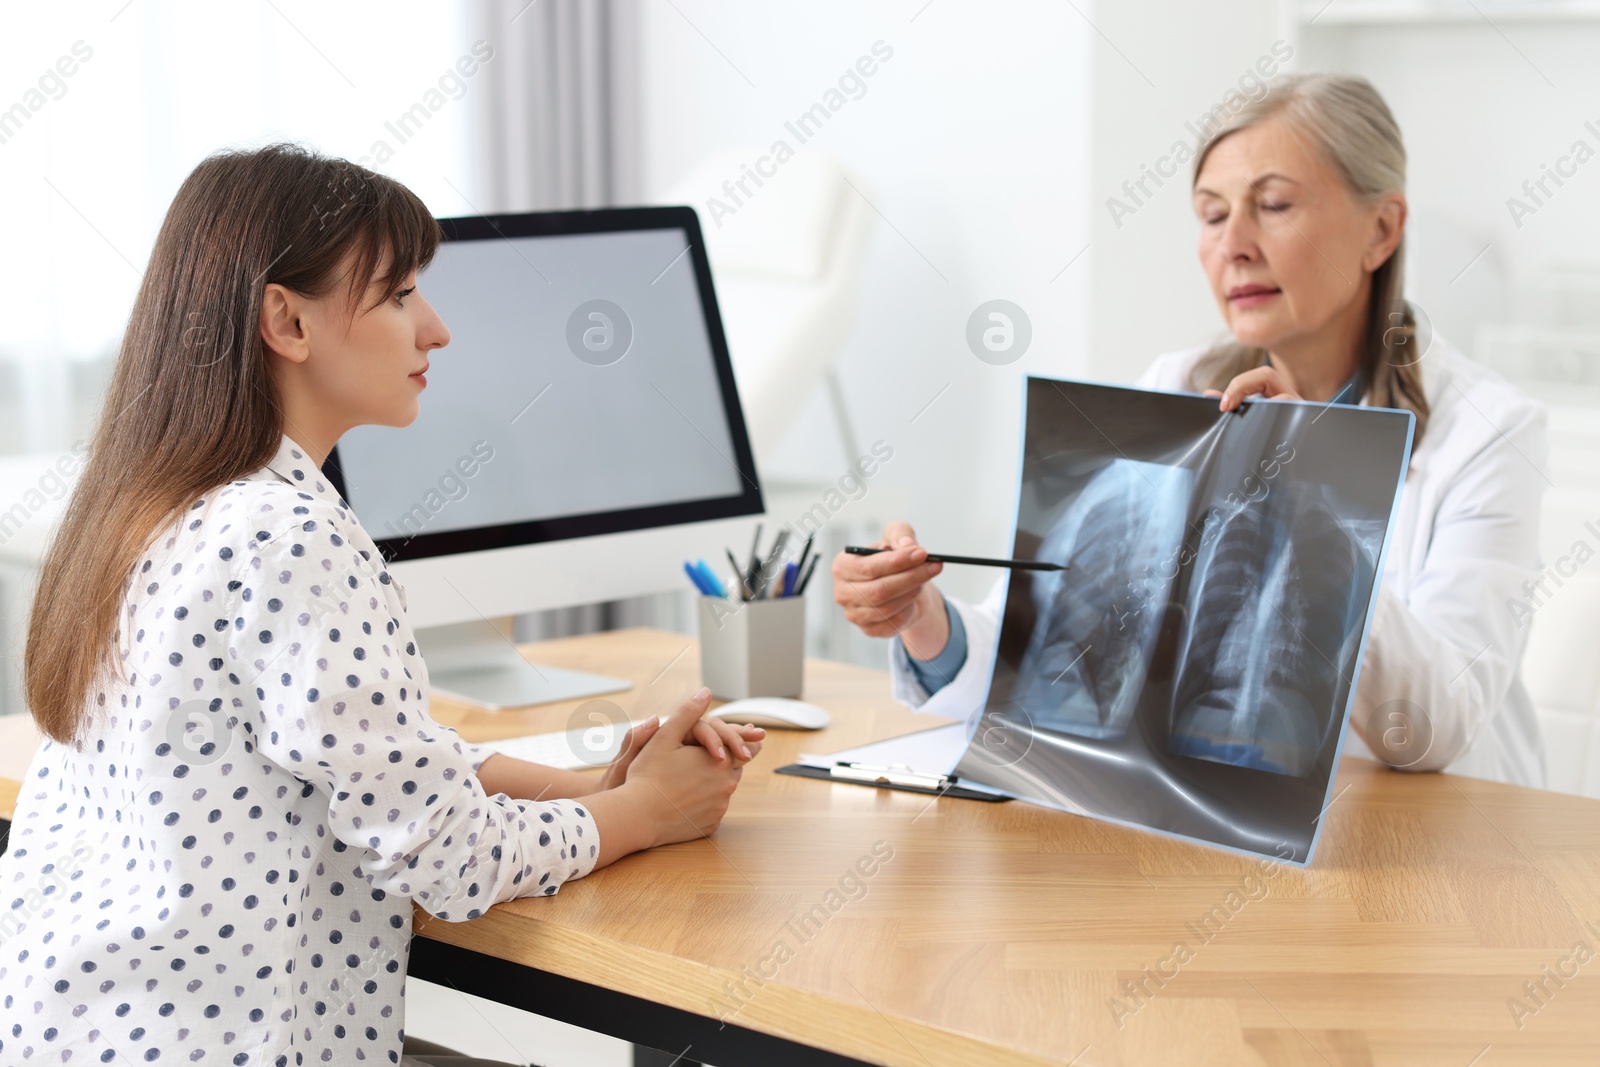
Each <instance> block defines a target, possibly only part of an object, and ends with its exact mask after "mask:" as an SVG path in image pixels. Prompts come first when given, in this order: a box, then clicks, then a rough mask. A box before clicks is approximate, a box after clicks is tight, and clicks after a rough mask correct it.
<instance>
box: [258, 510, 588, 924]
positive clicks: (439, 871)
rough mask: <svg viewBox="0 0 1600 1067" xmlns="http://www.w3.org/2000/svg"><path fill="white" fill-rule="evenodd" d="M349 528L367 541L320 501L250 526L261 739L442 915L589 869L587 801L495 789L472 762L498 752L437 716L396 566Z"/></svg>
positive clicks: (376, 880) (453, 916) (372, 873)
mask: <svg viewBox="0 0 1600 1067" xmlns="http://www.w3.org/2000/svg"><path fill="white" fill-rule="evenodd" d="M263 537H264V539H263ZM357 538H359V540H356V539H357ZM352 540H356V543H357V544H360V543H361V542H367V543H370V540H369V539H367V538H366V537H365V535H364V534H361V533H360V532H359V527H355V524H354V523H353V522H350V521H348V520H346V521H344V522H341V521H340V520H339V518H338V517H337V515H336V514H335V513H334V512H333V510H332V509H326V510H313V511H312V512H310V517H307V518H304V519H303V521H300V522H298V523H297V524H296V525H294V526H292V527H290V528H288V529H287V530H280V531H279V532H275V533H272V534H267V533H266V531H263V532H262V534H258V535H257V539H256V540H255V541H253V542H252V551H253V553H254V558H252V559H251V560H250V561H249V564H248V566H247V567H246V568H245V569H244V571H243V572H242V573H244V574H245V575H246V577H245V578H244V579H243V580H242V582H241V585H240V588H238V589H237V590H235V593H236V595H237V600H236V601H235V602H234V604H233V605H232V607H233V608H234V610H235V611H236V614H235V615H234V617H233V619H232V620H231V622H232V626H233V630H234V631H235V632H234V636H233V647H232V649H231V650H230V651H231V654H232V656H233V658H234V659H235V661H236V664H237V668H239V669H236V670H235V672H234V676H235V677H237V678H239V679H241V680H240V682H239V683H238V684H239V689H240V693H239V697H240V699H239V702H238V703H239V705H240V707H241V711H242V714H243V717H244V718H245V720H246V721H247V722H249V723H250V724H251V726H252V729H253V732H254V733H255V734H256V738H257V739H256V744H257V747H258V752H259V754H260V755H261V756H263V757H265V758H267V759H270V760H272V761H274V762H276V763H277V764H279V765H280V766H282V767H284V768H286V769H288V770H289V771H290V772H291V773H293V774H294V775H295V776H296V777H298V778H301V779H302V780H304V781H306V782H308V783H310V784H311V785H312V786H314V787H315V788H316V789H317V790H318V791H320V792H321V793H322V794H323V795H324V796H325V797H326V800H327V804H328V825H329V827H330V829H331V830H332V832H333V834H334V836H335V837H337V838H338V839H339V840H340V841H341V842H343V843H344V844H345V845H346V846H348V847H351V848H359V849H362V850H364V854H363V856H362V858H361V860H360V872H361V874H362V875H363V876H364V877H365V878H366V879H367V881H368V882H370V883H371V884H372V886H373V887H374V888H376V889H382V890H385V891H387V892H392V893H399V894H402V895H406V896H410V897H412V898H413V899H415V901H416V902H417V903H418V904H420V905H421V906H422V907H423V908H425V909H426V910H427V911H428V912H429V913H431V914H433V915H435V916H437V917H439V918H441V919H445V920H465V919H470V918H473V917H475V916H477V915H479V914H481V913H482V912H483V911H484V910H486V909H487V908H488V907H489V906H490V905H491V904H494V903H497V902H499V901H503V900H509V899H512V898H514V897H523V896H535V895H549V894H553V893H555V892H556V890H557V889H558V887H559V886H560V885H561V884H562V883H563V882H566V881H570V880H572V879H575V878H581V877H583V876H584V875H586V874H588V873H589V872H590V871H591V870H592V869H593V868H594V864H595V860H596V857H597V855H598V852H599V833H598V831H597V830H596V828H595V823H594V819H593V817H592V816H591V815H590V814H589V812H588V810H587V809H586V808H585V807H584V806H583V805H582V804H581V803H578V802H576V801H572V800H552V801H548V802H533V801H524V800H515V799H512V798H510V797H507V796H505V795H504V794H497V795H495V796H492V797H491V796H489V795H488V794H487V793H486V792H485V791H484V789H483V786H482V784H481V783H480V782H479V780H478V777H477V773H476V772H477V770H478V768H479V767H480V766H481V765H482V763H483V761H484V760H485V759H487V758H488V756H489V755H490V754H491V753H490V752H488V751H487V750H485V749H483V748H481V747H480V746H477V745H471V744H468V743H466V742H464V741H462V740H461V739H460V738H459V737H458V736H457V735H456V733H455V731H454V730H452V729H450V728H449V727H446V726H443V725H441V724H439V723H437V722H435V721H434V720H433V719H432V718H431V717H430V716H429V714H428V710H427V694H426V693H425V691H424V686H423V685H422V684H421V682H420V681H419V677H418V676H419V675H420V676H422V677H424V678H425V676H426V672H425V670H424V669H423V668H422V661H421V659H420V656H419V655H418V654H417V650H416V645H415V639H414V637H413V635H412V632H411V628H410V626H409V624H408V623H407V622H406V620H405V617H404V611H403V608H401V607H400V604H399V601H398V598H397V597H395V595H394V590H393V588H392V582H391V581H390V579H389V575H388V574H387V572H386V571H384V570H383V568H382V566H381V564H380V563H378V562H376V561H375V560H374V559H373V558H372V555H371V553H367V552H361V551H358V550H357V549H355V548H353V547H352V543H351V542H352ZM413 668H415V670H413ZM245 672H248V673H245Z"/></svg>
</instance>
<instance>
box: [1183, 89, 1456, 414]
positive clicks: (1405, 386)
mask: <svg viewBox="0 0 1600 1067" xmlns="http://www.w3.org/2000/svg"><path fill="white" fill-rule="evenodd" d="M1271 118H1281V119H1282V120H1283V122H1284V123H1285V125H1287V126H1288V128H1289V130H1290V131H1291V132H1292V133H1293V134H1294V135H1295V136H1297V137H1300V138H1302V139H1304V140H1305V141H1306V142H1307V143H1308V144H1310V145H1312V146H1313V147H1314V148H1316V149H1317V150H1318V154H1320V155H1321V157H1322V158H1323V159H1325V160H1327V161H1328V163H1329V164H1331V165H1332V166H1333V168H1334V170H1335V171H1337V172H1338V174H1339V176H1340V178H1341V179H1342V180H1343V181H1344V184H1345V187H1346V188H1347V189H1349V190H1350V191H1351V193H1352V194H1354V195H1355V197H1356V198H1357V199H1358V200H1360V201H1362V202H1367V203H1370V202H1371V201H1373V200H1376V199H1378V198H1379V197H1382V196H1387V195H1389V194H1391V193H1404V192H1405V187H1406V149H1405V142H1404V141H1403V140H1402V139H1401V137H1400V125H1399V123H1397V122H1395V119H1394V115H1393V114H1392V113H1391V112H1390V111H1389V106H1388V105H1387V104H1385V103H1384V102H1383V97H1382V96H1380V95H1379V94H1378V90H1376V89H1374V88H1373V87H1372V83H1371V82H1369V81H1367V80H1366V79H1365V78H1357V77H1353V76H1350V75H1344V74H1286V75H1283V76H1282V77H1281V78H1280V79H1278V80H1277V81H1275V82H1274V83H1273V84H1272V86H1271V88H1270V89H1269V90H1268V92H1267V94H1266V95H1265V96H1263V97H1260V98H1259V99H1256V100H1252V101H1250V102H1248V103H1247V104H1246V105H1245V106H1244V107H1243V108H1242V109H1241V110H1240V111H1239V113H1238V114H1236V115H1234V116H1233V117H1232V118H1231V119H1230V120H1228V121H1227V122H1226V123H1224V124H1223V125H1222V126H1221V127H1220V128H1218V129H1216V130H1211V131H1208V136H1207V137H1206V140H1205V143H1204V144H1202V145H1201V146H1200V150H1199V151H1198V152H1197V153H1196V154H1195V161H1194V181H1199V179H1200V168H1201V167H1203V166H1204V165H1205V161H1206V156H1207V155H1208V154H1209V153H1210V152H1211V149H1212V148H1214V147H1216V144H1217V142H1218V141H1221V140H1222V139H1223V138H1224V137H1227V136H1228V135H1229V134H1232V133H1237V132H1238V131H1240V130H1243V129H1247V128H1249V127H1251V126H1255V125H1258V124H1259V123H1261V122H1264V121H1266V120H1267V119H1271ZM1405 248H1406V242H1405V238H1404V237H1403V236H1402V237H1401V239H1400V243H1399V244H1398V245H1396V246H1395V250H1394V254H1393V255H1391V256H1390V257H1389V258H1388V260H1386V261H1385V262H1384V264H1383V265H1382V266H1381V267H1379V268H1378V269H1377V270H1375V271H1373V272H1372V295H1371V302H1370V304H1369V305H1368V308H1367V327H1366V331H1365V339H1364V341H1363V343H1362V348H1361V380H1362V382H1363V383H1364V384H1365V386H1366V389H1367V395H1368V396H1369V397H1370V398H1371V402H1372V403H1373V404H1375V405H1377V406H1379V407H1388V408H1403V409H1405V410H1407V411H1410V412H1411V413H1412V414H1413V415H1415V416H1416V419H1417V428H1416V436H1415V441H1421V440H1422V434H1423V431H1424V430H1426V429H1427V426H1428V398H1427V397H1426V396H1425V395H1424V394H1423V391H1422V364H1421V362H1420V360H1421V358H1422V354H1423V353H1422V352H1420V351H1419V348H1420V347H1421V346H1422V345H1424V344H1425V343H1427V339H1426V338H1424V337H1421V336H1419V331H1418V324H1417V321H1416V318H1415V316H1413V315H1412V313H1411V309H1410V308H1409V307H1408V306H1407V304H1406V301H1405V289H1404V280H1403V272H1404V263H1405ZM1266 355H1267V354H1266V351H1265V350H1264V349H1260V348H1255V347H1252V346H1250V345H1243V344H1240V343H1238V342H1237V341H1227V342H1224V343H1222V344H1218V345H1216V346H1214V347H1213V348H1212V349H1211V350H1210V351H1209V352H1207V353H1206V354H1205V355H1204V356H1203V357H1201V359H1200V361H1199V362H1198V363H1196V364H1195V366H1194V370H1193V371H1192V372H1191V374H1190V383H1189V385H1190V388H1192V389H1194V390H1196V391H1201V390H1205V389H1221V388H1223V387H1225V386H1226V385H1227V384H1228V382H1229V381H1230V380H1231V379H1233V378H1234V376H1236V375H1239V374H1243V373H1244V372H1245V371H1247V370H1250V369H1251V368H1253V367H1259V366H1261V364H1262V363H1263V362H1264V361H1265V359H1266Z"/></svg>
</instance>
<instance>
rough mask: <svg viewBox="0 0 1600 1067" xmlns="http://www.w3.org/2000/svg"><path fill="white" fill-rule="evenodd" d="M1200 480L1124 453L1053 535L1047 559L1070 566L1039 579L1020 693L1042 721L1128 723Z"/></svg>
mask: <svg viewBox="0 0 1600 1067" xmlns="http://www.w3.org/2000/svg"><path fill="white" fill-rule="evenodd" d="M1190 479H1191V476H1190V474H1189V472H1188V471H1186V470H1183V469H1181V468H1177V467H1171V466H1166V465H1163V464H1154V463H1140V462H1136V461H1133V460H1114V461H1112V462H1111V463H1109V464H1107V465H1106V467H1105V468H1104V469H1102V470H1101V471H1100V472H1099V473H1098V474H1096V475H1095V476H1094V478H1092V479H1091V480H1090V481H1089V483H1088V485H1086V486H1085V487H1084V488H1083V490H1082V492H1081V493H1079V495H1078V496H1077V498H1076V499H1075V500H1074V501H1073V503H1072V505H1071V506H1070V507H1069V508H1068V510H1067V511H1066V512H1065V513H1064V514H1063V515H1062V516H1061V517H1060V519H1058V520H1057V521H1056V523H1055V525H1054V526H1053V527H1052V528H1051V529H1050V531H1049V533H1048V534H1046V536H1045V538H1044V541H1043V542H1042V543H1041V545H1040V546H1039V553H1038V558H1039V559H1041V560H1052V561H1055V562H1058V563H1066V564H1068V565H1069V567H1070V569H1069V570H1067V571H1065V572H1055V573H1053V574H1050V575H1049V576H1046V577H1042V578H1040V577H1036V578H1035V579H1034V586H1033V590H1034V601H1035V610H1036V616H1035V624H1034V628H1033V633H1032V635H1031V637H1030V639H1029V642H1028V647H1027V650H1026V652H1025V653H1024V654H1023V657H1022V660H1021V662H1020V664H1019V665H1018V677H1017V685H1016V689H1015V692H1014V694H1013V699H1014V701H1015V702H1016V703H1018V704H1020V705H1021V707H1022V708H1023V709H1024V710H1025V711H1026V712H1027V714H1028V716H1029V717H1030V718H1031V719H1032V720H1033V724H1034V725H1035V726H1039V727H1043V728H1046V729H1054V730H1061V731H1065V732H1068V733H1074V734H1078V735H1081V736H1087V737H1114V736H1119V735H1120V734H1121V733H1122V732H1123V731H1124V730H1125V729H1126V728H1127V725H1128V721H1129V719H1130V718H1131V717H1132V715H1133V711H1134V708H1135V706H1136V705H1137V703H1138V699H1139V692H1140V690H1141V689H1142V688H1143V686H1144V682H1145V675H1146V672H1147V670H1148V668H1149V660H1150V655H1151V652H1152V650H1153V648H1154V645H1155V638H1156V635H1157V631H1158V629H1159V627H1160V623H1161V619H1162V615H1163V613H1164V611H1165V606H1166V601H1167V596H1168V592H1169V590H1170V587H1171V583H1172V577H1173V575H1174V574H1175V573H1176V562H1175V560H1176V553H1177V550H1178V547H1179V545H1180V544H1181V542H1182V539H1183V524H1184V518H1185V514H1186V511H1187V506H1188V496H1189V489H1190Z"/></svg>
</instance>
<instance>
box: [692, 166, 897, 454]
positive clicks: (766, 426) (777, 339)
mask: <svg viewBox="0 0 1600 1067" xmlns="http://www.w3.org/2000/svg"><path fill="white" fill-rule="evenodd" d="M764 156H766V157H768V158H769V159H770V156H769V149H767V148H764V147H756V146H741V147H735V148H730V149H728V150H726V151H723V152H719V153H717V154H716V155H714V156H711V157H710V158H708V159H706V160H705V161H704V162H703V163H701V164H700V165H698V166H696V167H695V168H693V170H691V171H690V172H689V173H688V174H686V175H684V176H683V177H682V178H681V179H680V180H679V181H678V182H677V183H676V184H674V185H673V186H672V188H671V189H670V190H668V192H667V193H666V195H665V196H664V197H663V202H667V203H674V204H689V205H692V206H693V207H694V208H695V210H696V211H697V212H698V213H699V215H700V226H701V229H702V230H703V231H704V233H705V238H706V253H707V256H708V257H709V259H710V261H711V272H712V277H713V281H714V283H715V285H716V291H717V303H718V305H719V306H720V307H721V309H722V321H723V328H724V331H725V332H726V334H727V337H728V348H729V350H730V354H731V356H732V360H733V368H734V375H735V377H736V378H737V379H738V384H739V400H740V403H741V404H742V406H743V407H744V413H745V422H746V424H747V425H748V427H749V431H750V440H751V447H752V448H753V449H754V450H755V454H756V464H757V468H758V469H764V468H766V467H768V466H769V464H768V463H767V462H766V461H767V460H769V459H770V458H771V456H772V455H773V453H774V452H775V451H776V450H777V447H778V445H779V443H780V442H781V441H782V440H783V438H784V436H785V435H786V434H787V433H788V432H789V430H790V429H791V428H792V427H793V425H794V422H795V419H796V418H797V417H798V416H799V414H800V412H801V409H802V407H803V405H804V404H805V403H806V402H807V401H808V400H810V399H811V395H812V394H813V393H814V392H815V391H816V389H817V387H818V386H819V385H820V386H824V387H826V388H827V390H828V396H829V401H830V403H831V404H832V405H833V412H834V416H835V419H836V420H837V423H838V427H839V435H840V445H841V448H842V449H843V451H844V453H845V455H846V457H847V460H846V462H848V461H849V460H851V459H854V458H855V457H856V456H857V455H859V454H860V452H859V450H858V449H857V447H856V441H855V436H854V432H853V430H852V429H851V425H850V419H849V415H848V412H847V411H846V410H845V406H844V397H843V394H842V393H841V392H840V389H839V383H838V378H837V375H836V373H835V367H836V364H837V360H838V357H839V352H840V350H841V348H842V347H843V345H844V342H845V338H846V337H848V336H849V334H850V331H851V329H852V328H853V327H854V326H855V321H856V307H857V304H858V290H859V288H860V277H861V264H862V260H863V258H864V252H865V248H866V239H867V235H868V233H869V232H870V230H871V226H872V217H873V210H872V207H871V205H870V204H869V203H867V201H866V200H865V199H863V194H866V195H870V191H869V190H867V188H866V186H865V185H864V184H863V182H862V179H861V178H860V177H858V176H856V175H854V174H852V173H850V172H849V171H847V170H846V169H845V167H844V166H843V165H842V164H840V163H839V162H838V161H837V160H835V159H833V158H832V157H830V156H828V155H827V154H826V153H824V152H822V151H821V150H819V149H815V148H807V147H804V146H802V147H801V148H799V149H798V150H797V151H796V154H795V155H794V156H793V157H792V158H790V159H788V160H787V161H786V162H783V163H767V164H765V165H764V166H763V169H766V170H772V171H774V173H773V174H772V175H771V176H770V177H762V178H761V179H760V180H761V185H759V186H757V185H756V182H755V179H754V178H750V177H747V174H749V173H751V172H752V171H751V168H752V166H753V165H754V164H755V162H756V161H757V160H759V159H761V158H762V157H764ZM757 177H760V176H759V175H757ZM741 178H743V179H744V191H740V190H739V189H737V188H735V189H734V191H733V192H734V195H733V196H730V195H729V192H728V191H727V190H726V189H724V183H737V182H738V181H739V180H740V179H741ZM857 190H860V192H858V191H857ZM746 192H748V194H749V195H746ZM713 199H715V200H716V201H719V202H720V204H722V205H725V206H726V207H727V208H728V209H729V210H728V211H726V212H724V211H723V210H722V208H721V207H718V206H717V205H715V204H712V203H711V201H712V200H713Z"/></svg>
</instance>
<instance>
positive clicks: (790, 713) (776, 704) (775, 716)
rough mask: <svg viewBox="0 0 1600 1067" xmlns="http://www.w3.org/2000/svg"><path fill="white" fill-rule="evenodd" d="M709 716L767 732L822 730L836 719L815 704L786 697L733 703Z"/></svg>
mask: <svg viewBox="0 0 1600 1067" xmlns="http://www.w3.org/2000/svg"><path fill="white" fill-rule="evenodd" d="M706 716H707V717H708V718H713V719H725V720H727V721H728V722H737V723H744V724H746V725H749V726H760V727H762V728H763V729H768V730H820V729H822V728H823V727H824V726H826V725H828V723H830V722H832V721H833V716H831V715H829V714H828V713H827V712H826V711H824V710H823V709H822V708H819V707H817V706H816V705H815V704H807V703H806V702H805V701H803V700H790V699H788V698H787V697H748V698H746V699H744V700H732V701H729V702H728V703H726V704H724V705H722V707H720V708H714V709H712V710H711V711H708V712H706Z"/></svg>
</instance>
